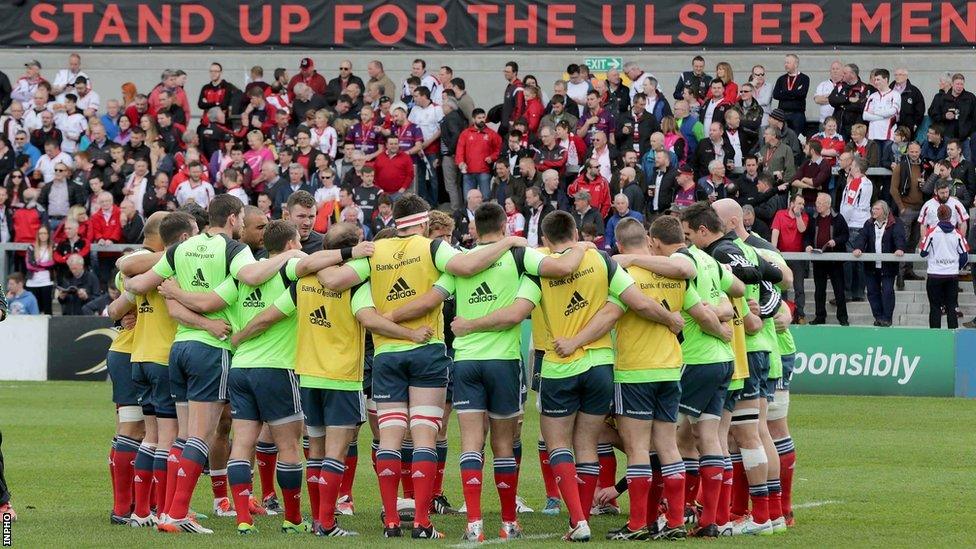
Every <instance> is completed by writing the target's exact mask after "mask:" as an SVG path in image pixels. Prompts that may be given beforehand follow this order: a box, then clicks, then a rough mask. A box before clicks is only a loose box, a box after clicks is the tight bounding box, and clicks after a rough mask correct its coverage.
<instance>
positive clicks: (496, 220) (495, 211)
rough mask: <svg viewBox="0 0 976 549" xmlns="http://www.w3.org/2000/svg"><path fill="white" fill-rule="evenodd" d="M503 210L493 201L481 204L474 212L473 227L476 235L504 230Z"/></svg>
mask: <svg viewBox="0 0 976 549" xmlns="http://www.w3.org/2000/svg"><path fill="white" fill-rule="evenodd" d="M505 219H506V216H505V210H504V209H503V208H502V207H501V206H499V205H498V204H496V203H494V202H488V203H486V204H482V205H481V206H479V207H478V209H477V210H475V212H474V228H475V230H476V231H478V237H484V235H488V234H494V233H500V232H504V230H505Z"/></svg>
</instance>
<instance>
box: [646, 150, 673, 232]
mask: <svg viewBox="0 0 976 549" xmlns="http://www.w3.org/2000/svg"><path fill="white" fill-rule="evenodd" d="M644 183H645V186H646V188H647V199H646V201H645V202H644V212H643V213H644V217H645V219H646V218H650V217H651V216H652V215H654V214H659V213H661V212H664V211H665V210H667V209H668V208H670V207H671V205H672V204H673V203H674V197H675V195H676V194H678V170H677V169H676V168H675V167H674V166H672V165H671V155H669V154H668V153H667V152H666V151H660V152H658V153H655V156H654V170H653V171H651V173H649V174H647V175H646V176H645V179H644Z"/></svg>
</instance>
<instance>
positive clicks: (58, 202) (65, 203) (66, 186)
mask: <svg viewBox="0 0 976 549" xmlns="http://www.w3.org/2000/svg"><path fill="white" fill-rule="evenodd" d="M69 173H70V168H69V167H68V166H67V165H66V164H63V163H58V164H57V165H56V166H55V168H54V178H53V179H52V180H51V181H50V182H49V183H47V184H46V185H44V186H43V187H41V192H40V194H39V195H38V197H37V203H38V205H40V206H41V207H42V208H44V209H45V210H47V215H48V219H49V221H50V222H51V225H52V226H53V227H55V228H56V227H57V226H58V225H60V224H61V222H62V221H64V218H65V217H66V216H67V215H68V209H69V208H70V207H71V206H84V205H85V189H84V187H81V186H80V185H75V184H73V183H69V182H68V180H67V177H68V175H69Z"/></svg>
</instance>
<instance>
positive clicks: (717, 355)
mask: <svg viewBox="0 0 976 549" xmlns="http://www.w3.org/2000/svg"><path fill="white" fill-rule="evenodd" d="M684 253H685V255H687V256H688V257H690V258H691V260H692V262H693V263H694V264H695V268H696V269H697V270H698V274H697V275H696V276H695V278H694V279H693V280H692V286H693V287H694V288H695V291H696V292H697V293H698V296H699V297H700V298H701V300H702V301H703V302H705V303H708V304H709V305H712V306H718V305H720V304H721V303H722V301H723V299H724V297H723V296H724V295H725V292H726V290H728V289H729V288H730V287H731V286H732V275H731V273H729V272H728V271H726V270H725V269H723V268H722V266H721V265H720V264H719V262H718V261H716V260H715V259H714V258H712V256H710V255H708V254H707V253H705V252H704V251H703V250H700V249H699V248H697V247H694V246H692V247H691V248H688V249H687V250H685V252H684ZM681 315H682V316H683V317H684V319H685V327H684V329H683V330H682V331H681V333H682V336H683V337H684V341H682V342H681V354H682V355H683V357H684V363H685V364H689V365H693V364H714V363H716V362H732V360H733V358H734V355H733V354H732V345H730V344H729V343H727V342H726V341H723V340H722V339H721V338H718V337H715V336H713V335H711V334H707V333H705V332H704V331H703V330H702V328H701V325H699V324H698V321H697V320H695V319H694V318H692V316H691V315H689V314H688V313H687V312H686V311H682V312H681Z"/></svg>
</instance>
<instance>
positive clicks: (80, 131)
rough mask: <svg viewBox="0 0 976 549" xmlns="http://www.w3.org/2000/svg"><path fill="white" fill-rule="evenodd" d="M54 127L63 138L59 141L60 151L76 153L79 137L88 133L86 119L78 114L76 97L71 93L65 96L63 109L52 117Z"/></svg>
mask: <svg viewBox="0 0 976 549" xmlns="http://www.w3.org/2000/svg"><path fill="white" fill-rule="evenodd" d="M54 125H55V126H57V127H58V129H59V130H61V133H62V135H63V136H64V137H63V138H62V140H61V150H62V151H64V152H65V153H67V154H74V153H75V152H77V151H78V143H79V142H80V141H81V137H82V136H83V135H85V132H87V131H88V119H86V118H85V115H84V114H82V113H80V112H78V96H77V95H75V94H73V93H68V94H65V96H64V108H63V109H58V110H57V112H56V113H55V115H54Z"/></svg>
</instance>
